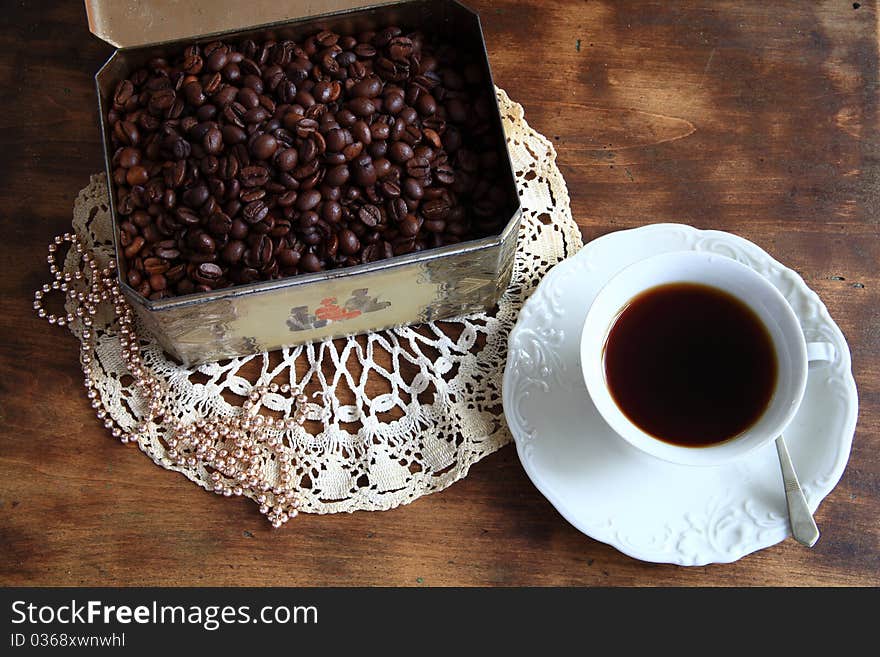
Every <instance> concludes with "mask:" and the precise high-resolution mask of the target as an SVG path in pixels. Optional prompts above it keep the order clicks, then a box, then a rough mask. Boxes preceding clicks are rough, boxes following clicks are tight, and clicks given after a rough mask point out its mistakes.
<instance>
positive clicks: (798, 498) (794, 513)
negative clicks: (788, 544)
mask: <svg viewBox="0 0 880 657" xmlns="http://www.w3.org/2000/svg"><path fill="white" fill-rule="evenodd" d="M776 451H777V453H778V454H779V467H780V468H781V469H782V481H783V483H784V484H785V502H786V504H787V505H788V519H789V522H791V534H792V536H794V539H795V540H796V541H797V542H798V543H801V544H802V545H806V546H807V547H813V546H814V545H815V544H816V541H818V540H819V528H818V527H817V526H816V521H815V520H813V514H812V513H810V507H808V506H807V499H806V498H805V497H804V492H803V491H802V490H801V484H800V482H799V481H798V478H797V473H796V472H795V470H794V465H793V464H792V462H791V457H790V456H789V455H788V448H787V447H786V446H785V440H784V439H783V437H782V436H779V437H778V438H777V439H776Z"/></svg>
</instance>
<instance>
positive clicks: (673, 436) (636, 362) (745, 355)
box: [604, 283, 778, 447]
mask: <svg viewBox="0 0 880 657" xmlns="http://www.w3.org/2000/svg"><path fill="white" fill-rule="evenodd" d="M604 366H605V377H606V380H607V382H608V386H609V390H610V392H611V396H612V397H613V398H614V401H615V402H616V403H617V406H618V407H619V408H620V410H621V411H622V412H623V413H624V415H626V416H627V418H629V420H630V421H631V422H633V423H634V424H635V425H637V426H638V427H639V428H641V429H642V430H643V431H645V432H646V433H648V434H650V435H652V436H654V437H655V438H658V439H660V440H663V441H665V442H668V443H672V444H675V445H683V446H688V447H701V446H707V445H713V444H716V443H719V442H722V441H725V440H727V439H729V438H732V437H734V436H736V435H737V434H740V433H742V432H743V431H745V430H746V429H748V428H749V427H750V426H752V425H753V424H754V423H755V422H756V421H757V420H758V419H759V418H760V417H761V415H762V414H763V413H764V411H765V410H766V409H767V406H768V405H769V403H770V398H771V397H772V395H773V389H774V388H775V386H776V377H777V370H778V366H777V362H776V354H775V352H774V350H773V342H772V339H771V337H770V334H769V333H768V331H767V328H766V327H765V326H764V324H763V323H762V322H761V320H760V319H759V318H758V317H757V315H755V313H754V312H753V311H752V310H751V309H750V308H749V307H748V306H746V305H745V304H744V303H743V302H741V301H740V300H739V299H737V298H735V297H733V296H732V295H730V294H728V293H727V292H724V291H722V290H719V289H717V288H714V287H709V286H706V285H699V284H694V283H672V284H668V285H660V286H658V287H655V288H652V289H650V290H646V291H645V292H643V293H641V294H640V295H638V296H637V297H635V298H634V299H632V300H631V301H630V302H629V304H628V305H627V306H626V307H625V308H624V310H623V311H622V312H621V313H620V315H619V316H618V318H617V319H616V321H615V322H614V325H613V326H612V327H611V331H610V332H609V335H608V339H607V341H606V343H605V353H604Z"/></svg>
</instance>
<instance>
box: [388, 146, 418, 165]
mask: <svg viewBox="0 0 880 657" xmlns="http://www.w3.org/2000/svg"><path fill="white" fill-rule="evenodd" d="M413 156H414V153H413V149H412V147H410V145H409V144H407V143H404V142H402V141H396V142H394V143H393V144H391V147H390V148H389V149H388V157H389V158H390V159H391V160H392V161H393V162H397V163H398V164H403V163H405V162H408V161H409V160H410V159H412V158H413Z"/></svg>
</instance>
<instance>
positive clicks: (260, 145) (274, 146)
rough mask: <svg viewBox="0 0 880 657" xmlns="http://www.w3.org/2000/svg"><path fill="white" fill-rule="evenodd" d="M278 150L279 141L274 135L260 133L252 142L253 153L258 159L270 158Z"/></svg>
mask: <svg viewBox="0 0 880 657" xmlns="http://www.w3.org/2000/svg"><path fill="white" fill-rule="evenodd" d="M276 150H278V142H277V141H276V140H275V137H273V136H272V135H266V134H263V135H260V136H259V137H257V138H256V139H254V141H253V142H252V143H251V155H253V156H254V157H255V158H257V159H258V160H268V159H269V158H270V157H272V156H273V155H275V151H276Z"/></svg>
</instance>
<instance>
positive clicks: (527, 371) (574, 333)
mask: <svg viewBox="0 0 880 657" xmlns="http://www.w3.org/2000/svg"><path fill="white" fill-rule="evenodd" d="M688 249H693V250H711V251H713V252H718V253H723V254H725V255H728V256H730V257H734V258H735V259H737V260H739V261H740V262H744V263H745V264H747V265H749V266H751V267H752V268H753V269H756V270H757V271H759V273H761V274H762V275H764V276H766V277H768V278H769V279H770V280H771V282H773V284H774V285H776V287H777V288H778V289H779V290H780V291H781V292H782V293H783V295H785V296H786V299H788V301H789V303H790V304H791V305H792V308H793V309H794V310H795V313H796V314H797V315H798V318H799V320H800V321H801V324H802V327H803V328H804V331H805V334H807V337H808V338H809V337H810V335H811V334H812V335H815V336H818V337H822V338H823V339H827V340H829V341H830V342H832V343H834V344H835V346H836V347H837V357H836V359H835V361H834V362H833V363H832V364H829V365H828V366H827V370H826V369H821V370H817V371H816V372H814V371H811V374H810V382H809V383H808V390H807V395H806V396H805V398H804V402H803V403H802V406H801V409H800V410H799V411H798V414H797V416H796V417H795V420H794V421H792V424H791V425H789V427H788V428H787V430H786V434H785V435H786V441H787V443H789V447H790V448H791V450H792V453H793V454H792V458H793V459H794V461H795V466H796V467H797V468H798V471H799V474H800V475H801V480H802V484H803V487H804V490H805V494H806V496H807V501H808V504H809V506H810V509H811V510H812V511H814V512H815V510H816V508H817V507H818V505H819V503H820V502H821V501H822V500H823V499H824V498H825V497H826V496H827V495H828V494H829V493H830V492H831V491H832V490H833V489H834V487H835V486H836V485H837V483H838V481H839V480H840V477H841V476H842V475H843V472H844V470H845V468H846V465H847V462H848V460H849V453H850V448H851V445H852V438H853V434H854V431H855V424H856V419H857V414H858V397H857V390H856V386H855V381H854V379H853V377H852V373H851V359H850V351H849V346H848V345H847V343H846V339H845V337H844V336H843V333H842V332H841V331H840V329H839V328H838V327H837V325H836V324H835V323H834V321H833V320H832V319H831V317H830V315H829V314H828V311H827V308H826V307H825V305H824V304H823V303H822V301H821V299H819V297H818V295H817V294H816V293H815V292H814V291H813V290H811V289H810V288H809V287H808V286H807V285H806V283H805V282H804V281H803V279H802V278H801V277H800V276H799V275H798V274H797V273H796V272H794V271H793V270H791V269H789V268H787V267H785V266H784V265H782V264H781V263H779V262H778V261H776V260H775V259H773V258H772V257H771V256H770V255H769V254H768V253H766V252H765V251H764V250H763V249H761V248H760V247H758V246H757V245H756V244H754V243H753V242H750V241H748V240H746V239H745V238H742V237H740V236H738V235H734V234H732V233H727V232H723V231H717V230H700V229H697V228H694V227H692V226H689V225H686V224H674V223H662V224H649V225H646V226H642V227H639V228H633V229H626V230H620V231H615V232H612V233H608V234H606V235H603V236H602V237H599V238H597V239H595V240H593V241H591V242H589V243H588V244H586V245H585V246H584V247H583V248H582V249H581V250H580V251H578V252H577V253H576V254H574V255H572V256H571V257H569V258H567V259H566V260H564V261H562V262H561V263H559V264H558V265H556V266H555V267H554V268H553V269H552V270H550V271H549V272H548V273H547V274H546V275H545V277H544V279H543V280H542V281H541V283H540V284H539V285H538V287H537V289H536V290H535V291H534V293H533V294H532V296H531V297H530V298H529V299H528V300H527V301H526V303H525V304H524V306H523V308H522V309H521V311H520V316H519V318H518V320H517V323H516V325H515V326H514V328H513V330H512V331H511V333H510V337H509V341H508V358H507V365H506V367H505V371H504V381H503V395H502V403H503V406H504V413H505V417H506V419H507V423H508V426H509V427H510V430H511V433H512V435H513V437H514V442H515V444H516V449H517V454H518V456H519V459H520V462H521V463H522V464H523V467H524V469H525V471H526V473H527V475H528V476H529V478H530V479H531V480H532V482H533V484H534V485H535V486H536V487H537V488H538V490H539V491H540V492H541V493H542V494H543V495H544V496H545V497H546V498H547V499H548V500H549V501H550V502H551V504H553V506H554V507H555V508H556V509H557V511H558V512H559V513H560V514H561V515H562V516H563V517H564V518H565V519H566V520H567V521H568V522H569V523H570V524H572V525H573V526H574V527H575V528H577V529H578V530H580V531H581V532H582V533H584V534H586V535H587V536H590V537H592V538H594V539H596V540H599V541H601V542H604V543H607V544H609V545H612V546H613V547H615V548H617V549H618V550H620V551H621V552H623V553H625V554H627V555H629V556H631V557H633V558H636V559H639V560H642V561H649V562H657V563H675V564H679V565H705V564H708V563H729V562H732V561H736V560H738V559H740V558H742V557H744V556H746V555H747V554H750V553H753V552H755V551H757V550H761V549H764V548H767V547H770V546H772V545H775V544H777V543H779V542H781V541H782V540H784V539H785V538H786V537H787V536H788V535H790V530H789V528H788V522H787V513H786V511H785V501H784V491H783V488H782V479H781V475H780V474H779V466H778V461H777V460H776V454H775V450H774V449H773V447H772V445H769V446H767V447H766V448H763V449H761V450H759V452H758V453H756V454H752V455H750V456H747V457H745V458H743V459H740V460H738V461H736V462H734V463H732V464H728V465H723V466H716V467H699V468H697V467H694V466H676V465H674V464H670V463H667V462H663V461H660V460H659V459H656V458H655V457H651V456H648V455H646V454H644V453H641V452H639V451H638V450H636V449H635V448H633V447H632V446H630V445H628V444H626V443H625V441H624V440H623V439H622V438H620V437H618V436H616V435H614V434H613V432H612V431H611V429H610V428H609V427H608V426H607V424H605V423H604V420H602V418H601V416H599V415H598V412H597V411H596V410H595V408H594V407H593V405H592V402H591V401H590V399H589V396H588V395H587V393H586V386H585V385H584V383H583V380H582V379H581V378H580V367H579V360H580V354H579V345H578V340H577V337H579V335H580V333H579V328H580V324H582V322H583V317H584V316H585V315H586V310H587V308H588V307H589V304H590V302H591V301H592V297H594V296H595V294H596V292H597V291H598V289H600V288H601V286H602V285H603V284H604V282H605V281H606V280H607V279H608V278H610V277H611V276H612V275H613V274H614V273H616V272H617V271H619V270H620V269H622V268H623V267H625V266H626V265H627V264H631V263H632V262H635V261H636V260H639V259H641V258H643V257H648V256H650V255H654V254H657V253H663V252H666V251H673V250H688ZM611 256H613V258H612V261H611V263H610V264H609V263H608V262H604V263H603V258H604V259H606V260H607V259H608V258H609V257H611ZM578 273H585V274H587V275H586V276H584V277H581V278H577V280H576V283H577V285H575V286H573V287H571V288H570V289H568V290H566V293H565V294H562V293H560V290H561V289H562V288H564V286H565V285H566V283H570V282H571V281H570V280H569V279H572V278H573V277H574V276H575V275H576V274H578ZM566 332H568V335H566ZM808 402H809V403H808ZM823 423H824V424H823ZM817 435H818V436H820V438H821V437H823V436H824V437H825V438H826V439H825V440H824V442H821V444H819V445H817V444H816V443H817V441H816V440H815V436H817ZM808 438H809V439H808ZM554 450H555V451H554ZM771 450H772V451H771ZM652 486H653V488H652ZM689 486H691V487H694V488H700V490H703V492H704V494H703V495H701V496H695V495H693V494H692V491H691V490H690V489H689V488H688V487H689ZM630 497H631V498H632V499H630ZM621 498H623V499H621ZM826 540H828V539H827V538H826Z"/></svg>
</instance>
